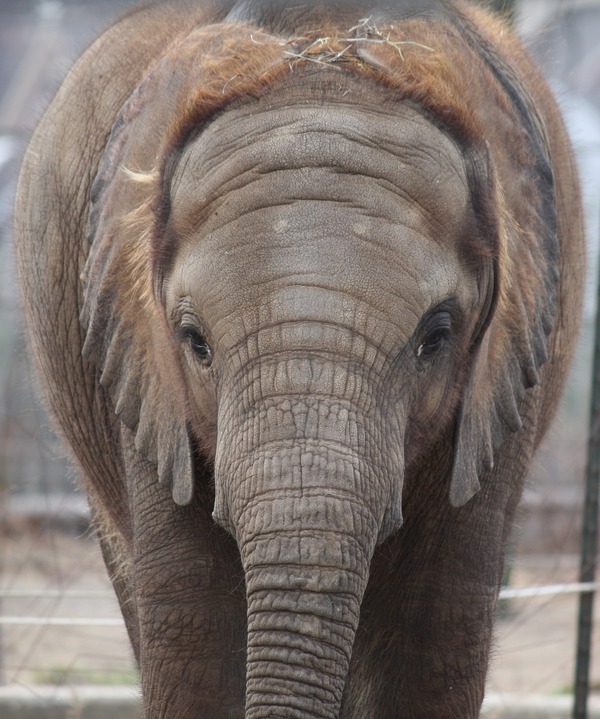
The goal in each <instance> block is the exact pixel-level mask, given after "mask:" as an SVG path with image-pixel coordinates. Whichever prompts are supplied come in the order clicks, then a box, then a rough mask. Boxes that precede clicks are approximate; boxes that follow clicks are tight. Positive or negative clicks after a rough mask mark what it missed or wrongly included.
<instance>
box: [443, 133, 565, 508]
mask: <svg viewBox="0 0 600 719" xmlns="http://www.w3.org/2000/svg"><path fill="white" fill-rule="evenodd" d="M534 149H535V150H536V151H537V152H536V161H537V163H538V168H537V169H538V175H537V178H536V183H537V192H536V191H535V190H533V189H532V188H531V187H528V188H525V187H523V188H521V191H522V193H523V196H527V197H529V198H532V199H531V201H530V203H529V206H528V208H527V214H526V215H525V214H524V215H523V216H521V217H518V218H516V219H517V221H516V222H515V217H514V216H513V213H512V212H511V210H510V208H509V207H507V206H506V201H505V199H504V192H503V191H502V188H501V186H500V183H499V179H498V177H497V176H496V172H495V170H494V161H493V155H492V153H491V152H490V151H488V153H487V155H488V156H487V159H486V161H485V162H482V161H479V162H476V163H474V165H473V166H474V168H475V169H474V171H473V172H472V177H471V187H472V194H473V197H474V198H475V201H474V205H475V209H476V214H477V215H478V218H479V220H480V223H479V224H480V230H479V233H480V237H481V235H482V234H483V235H484V236H485V241H486V243H487V244H488V250H489V251H488V252H487V253H483V254H482V256H481V257H480V258H479V269H478V278H479V285H480V293H481V297H482V301H481V315H480V318H479V323H478V326H477V327H476V329H475V332H474V334H473V341H472V346H471V351H470V357H469V371H468V376H467V380H466V385H465V389H464V393H463V396H462V400H461V404H460V407H459V411H458V416H457V420H456V425H455V437H454V463H453V467H452V474H451V481H450V502H451V504H452V505H453V506H455V507H461V506H463V505H464V504H466V503H467V502H468V501H469V500H470V499H471V497H473V495H474V494H476V493H477V492H478V491H479V489H480V488H481V485H482V484H483V483H484V482H485V476H486V475H487V474H488V473H489V472H491V470H492V469H493V467H494V462H495V461H496V458H497V453H498V450H499V449H500V447H501V446H502V444H503V443H504V442H505V440H506V439H507V438H508V437H509V436H510V435H511V434H513V433H515V432H518V431H519V430H520V429H521V427H522V424H523V419H522V416H521V413H522V404H523V400H524V399H525V396H526V393H527V391H528V390H529V389H531V388H532V387H534V386H535V385H537V384H538V383H539V376H540V369H541V367H542V365H543V364H544V363H545V362H546V360H547V358H548V341H549V336H550V334H551V332H552V329H553V327H554V320H555V313H556V292H557V282H558V277H557V256H558V248H557V236H556V211H555V206H554V188H553V175H552V171H551V168H550V164H549V161H548V155H547V154H546V152H544V151H543V149H544V147H543V144H542V143H540V145H538V146H537V147H536V148H534ZM488 150H489V148H488ZM532 164H533V165H534V166H535V162H532ZM485 165H487V166H488V169H487V170H485ZM478 175H479V177H478ZM482 175H484V176H482ZM521 176H522V177H526V175H525V173H522V175H521ZM512 189H513V190H514V188H512ZM536 196H537V199H535V197H536Z"/></svg>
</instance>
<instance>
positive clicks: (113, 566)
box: [92, 509, 140, 666]
mask: <svg viewBox="0 0 600 719" xmlns="http://www.w3.org/2000/svg"><path fill="white" fill-rule="evenodd" d="M92 524H93V526H94V527H95V529H96V534H97V537H98V542H99V544H100V551H101V552H102V558H103V559H104V564H105V566H106V570H107V572H108V576H109V577H110V581H111V584H112V586H113V589H114V590H115V594H116V595H117V600H118V602H119V607H120V608H121V613H122V615H123V619H124V621H125V627H126V629H127V634H128V636H129V641H130V642H131V646H132V648H133V654H134V657H135V660H136V663H137V664H138V666H139V663H140V637H139V623H138V617H137V608H136V605H135V598H134V595H133V589H132V586H131V580H132V576H131V557H130V554H129V553H128V552H126V551H125V549H124V548H123V547H122V546H119V545H120V544H121V543H120V542H119V540H118V539H117V538H116V537H115V536H114V535H113V534H111V533H110V532H109V531H107V530H106V526H105V523H104V522H103V521H102V520H101V519H99V518H98V515H97V513H96V512H95V511H94V510H93V509H92Z"/></svg>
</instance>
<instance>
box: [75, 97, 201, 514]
mask: <svg viewBox="0 0 600 719" xmlns="http://www.w3.org/2000/svg"><path fill="white" fill-rule="evenodd" d="M147 94H148V93H147V91H145V90H144V89H141V88H138V90H137V91H136V93H135V94H134V96H133V97H132V98H131V99H130V101H129V102H128V103H127V105H126V106H125V107H124V108H123V110H122V111H121V113H120V114H119V116H118V118H117V122H116V124H115V126H114V128H113V132H112V135H111V137H110V140H109V142H108V145H107V147H106V151H105V154H104V157H103V161H102V164H101V167H100V170H99V173H98V175H97V177H96V180H95V183H94V185H93V188H92V198H91V199H92V202H91V209H90V216H89V242H90V254H89V257H88V262H87V265H86V269H85V272H84V275H83V277H82V280H83V285H84V304H83V310H82V313H81V316H80V321H81V324H82V326H83V328H84V330H85V332H86V336H85V343H84V346H83V355H84V357H86V359H88V360H89V361H90V362H91V363H92V364H93V365H95V366H96V368H97V370H98V375H99V382H100V384H101V385H102V386H103V387H104V388H105V389H106V390H107V392H108V394H109V396H110V397H111V398H112V400H113V403H114V408H115V412H116V414H117V415H118V416H119V418H120V419H121V421H122V422H123V423H124V424H125V425H126V426H127V427H129V428H130V429H131V430H132V431H133V432H134V436H135V447H136V449H137V451H138V452H139V453H140V454H141V455H142V456H143V457H145V458H146V459H147V460H148V461H150V462H151V463H153V464H155V465H156V467H157V473H158V478H159V481H160V483H161V484H162V485H165V486H167V487H170V488H171V491H172V494H173V498H174V500H175V501H176V502H177V503H178V504H181V505H185V504H188V503H189V502H190V501H191V499H192V492H193V455H192V445H191V439H190V435H189V431H188V426H187V422H186V415H187V412H186V404H187V400H186V391H185V384H184V382H183V376H182V371H181V367H180V363H179V359H178V357H177V354H176V352H175V347H174V346H173V339H172V338H171V335H170V331H169V328H168V326H167V321H166V317H165V314H164V311H163V308H162V306H161V305H160V303H158V302H157V300H156V298H155V295H154V292H153V280H152V266H151V242H152V232H153V228H154V212H153V198H154V196H155V193H156V189H157V188H156V182H157V179H158V178H157V173H156V172H154V171H152V169H151V168H153V167H154V166H155V165H156V162H157V160H158V158H157V156H156V154H157V152H158V151H159V149H160V143H161V138H160V131H161V129H164V125H165V121H166V120H167V119H168V118H167V117H166V113H165V108H164V107H163V106H162V105H161V104H159V103H152V102H149V100H148V98H147V97H146V96H145V95H147ZM129 168H136V172H135V173H133V172H131V171H130V170H129Z"/></svg>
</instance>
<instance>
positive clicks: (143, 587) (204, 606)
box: [123, 430, 246, 719]
mask: <svg viewBox="0 0 600 719" xmlns="http://www.w3.org/2000/svg"><path fill="white" fill-rule="evenodd" d="M124 434H125V435H126V436H125V437H124V441H123V447H124V455H125V459H126V466H127V467H128V480H127V481H128V483H129V491H130V497H131V513H132V517H133V566H132V574H133V585H132V588H133V596H134V601H135V605H136V608H137V614H138V621H139V645H140V647H139V666H140V675H141V684H142V694H143V698H144V717H145V719H158V718H159V717H160V718H161V719H167V718H168V719H176V718H177V719H192V718H196V717H198V718H199V717H211V718H214V719H231V718H232V717H243V716H244V689H245V661H246V652H245V646H246V603H245V598H244V592H245V585H244V579H243V571H242V569H241V564H240V560H239V553H238V550H237V547H236V546H235V543H234V542H233V540H232V539H231V538H229V537H228V536H227V535H225V534H224V532H223V531H222V530H221V529H219V528H218V527H216V526H215V524H214V522H213V521H212V518H211V509H212V501H211V499H210V497H209V496H208V493H206V495H203V494H202V492H203V489H205V487H206V486H207V485H208V482H205V483H204V482H202V481H200V482H199V485H201V486H199V488H198V492H197V493H196V497H195V499H194V501H193V502H192V504H191V505H189V506H188V507H185V508H182V507H178V506H177V505H176V504H175V503H174V502H173V500H172V497H171V494H170V492H169V491H168V490H166V489H164V488H162V487H160V486H159V485H158V484H157V482H156V474H155V472H153V468H152V467H151V465H149V464H148V463H147V462H146V461H145V460H143V459H142V458H141V457H139V455H138V454H137V453H136V452H135V450H134V449H133V445H132V438H131V434H130V433H129V432H128V431H127V430H125V432H124Z"/></svg>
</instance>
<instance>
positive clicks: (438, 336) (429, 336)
mask: <svg viewBox="0 0 600 719" xmlns="http://www.w3.org/2000/svg"><path fill="white" fill-rule="evenodd" d="M450 309H451V308H450V307H449V306H448V303H443V304H442V305H439V306H438V307H436V309H435V310H433V312H431V313H430V314H429V315H428V316H427V317H426V318H425V319H424V321H423V323H422V325H421V328H420V330H419V332H418V335H417V336H418V337H419V341H418V343H416V348H415V356H416V357H418V358H419V359H421V360H426V359H429V358H433V357H434V356H435V355H437V354H438V352H439V351H440V350H442V349H443V348H444V347H445V346H446V345H447V344H448V343H449V342H451V340H452V338H453V317H452V312H451V311H450Z"/></svg>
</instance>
